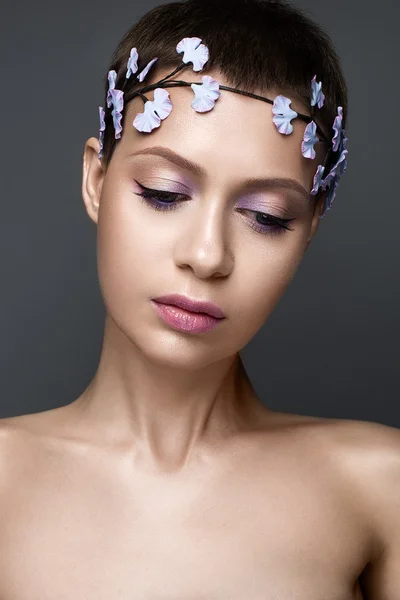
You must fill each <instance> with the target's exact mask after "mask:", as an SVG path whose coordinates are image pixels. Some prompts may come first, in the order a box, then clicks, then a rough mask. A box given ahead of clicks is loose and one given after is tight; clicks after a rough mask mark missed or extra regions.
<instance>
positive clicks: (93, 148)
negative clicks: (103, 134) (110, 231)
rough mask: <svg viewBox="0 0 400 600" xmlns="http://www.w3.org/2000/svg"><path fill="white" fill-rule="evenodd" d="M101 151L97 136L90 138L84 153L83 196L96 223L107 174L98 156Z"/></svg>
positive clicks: (89, 213)
mask: <svg viewBox="0 0 400 600" xmlns="http://www.w3.org/2000/svg"><path fill="white" fill-rule="evenodd" d="M99 151H100V142H99V140H98V139H97V138H95V137H91V138H89V139H88V140H87V142H86V144H85V150H84V153H83V174H82V198H83V201H84V203H85V206H86V212H87V214H88V215H89V217H90V218H91V219H92V221H93V222H94V223H96V225H97V221H98V216H99V205H100V196H101V189H102V187H103V181H104V175H105V170H104V167H103V165H102V162H101V160H100V159H99V157H98V153H99Z"/></svg>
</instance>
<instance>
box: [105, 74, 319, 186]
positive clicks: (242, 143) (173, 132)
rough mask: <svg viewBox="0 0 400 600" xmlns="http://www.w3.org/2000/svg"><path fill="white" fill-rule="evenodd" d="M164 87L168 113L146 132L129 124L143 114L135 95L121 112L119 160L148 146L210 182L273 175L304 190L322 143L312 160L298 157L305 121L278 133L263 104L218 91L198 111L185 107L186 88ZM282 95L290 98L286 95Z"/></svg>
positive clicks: (295, 104) (187, 77)
mask: <svg viewBox="0 0 400 600" xmlns="http://www.w3.org/2000/svg"><path fill="white" fill-rule="evenodd" d="M171 71H172V69H171V70H167V71H161V72H158V73H157V77H156V79H155V80H153V81H152V80H150V81H148V82H146V84H144V85H149V84H152V83H155V82H156V81H158V80H160V79H161V78H162V77H164V76H165V75H168V74H169V73H170V72H171ZM207 74H208V75H210V76H211V77H213V78H214V79H216V80H217V81H218V83H219V84H220V85H229V84H228V83H227V82H226V80H225V79H224V77H223V75H222V74H221V73H220V72H219V71H216V70H213V71H210V72H207ZM202 75H203V73H201V74H199V73H196V72H194V71H192V70H191V69H190V68H188V69H187V70H184V71H183V72H181V73H179V74H178V75H177V76H176V78H177V79H180V80H183V81H187V82H196V83H201V82H202V80H201V77H202ZM174 79H175V78H174ZM144 85H143V87H144ZM229 87H231V86H229ZM166 89H167V91H168V93H169V95H170V100H171V102H172V111H171V113H170V115H169V116H168V117H167V118H166V119H164V120H163V121H161V124H160V127H159V128H156V129H154V130H153V131H152V132H151V133H142V132H139V131H137V130H136V129H135V128H134V127H133V124H132V123H133V120H134V118H135V116H136V115H137V114H138V113H139V112H143V110H144V104H143V100H142V99H141V98H140V97H138V96H137V97H135V98H134V99H133V100H132V101H131V102H130V103H129V105H128V106H127V107H126V108H125V120H124V130H123V133H122V138H121V140H120V141H119V143H118V144H117V149H118V154H119V156H121V155H123V156H127V155H129V154H131V153H132V152H134V151H137V150H141V149H145V148H148V147H150V146H164V147H169V148H171V149H173V150H174V151H175V152H177V153H179V154H180V155H182V156H184V157H186V158H187V159H188V160H190V161H192V162H196V163H198V164H199V165H201V166H202V167H203V169H202V174H201V177H204V176H205V175H209V177H210V178H212V179H213V181H215V179H216V178H218V177H220V178H221V179H222V178H226V177H228V178H229V180H230V182H232V183H234V182H235V180H236V179H237V180H238V181H240V180H241V179H244V178H248V177H249V176H254V177H257V176H263V177H268V176H272V177H274V176H275V177H277V176H279V177H291V178H295V179H296V180H297V181H299V182H300V183H301V184H302V185H303V186H304V187H306V189H310V185H311V183H312V178H313V176H314V174H315V171H316V169H317V166H318V164H320V163H321V162H322V158H323V145H322V144H317V145H316V146H315V150H316V152H317V157H316V158H315V159H314V160H310V159H307V158H305V157H303V155H302V153H301V142H302V139H303V135H304V130H305V128H306V123H304V122H303V121H301V120H299V119H295V120H293V121H292V124H293V126H294V131H293V133H292V134H290V135H283V134H281V133H279V132H278V130H277V128H276V126H275V124H274V123H273V121H272V118H273V116H274V115H273V113H272V104H269V103H267V102H263V101H261V100H257V99H254V98H250V97H248V96H244V95H241V94H236V93H234V92H230V91H228V90H220V96H219V98H218V99H217V100H216V101H215V106H214V108H213V109H212V110H211V111H208V112H205V113H198V112H196V111H195V110H194V108H193V107H192V106H191V102H192V101H193V99H194V92H193V91H192V89H191V87H190V86H182V87H175V88H166ZM256 93H259V92H256ZM279 93H282V92H280V91H277V90H274V89H271V90H268V91H267V92H265V91H264V92H263V93H260V95H262V96H266V97H267V98H269V99H271V100H273V99H274V98H275V97H276V96H277V95H278V94H279ZM145 95H146V97H147V98H148V99H149V100H152V99H153V97H154V96H153V91H150V92H147V93H146V94H145ZM284 95H287V97H289V98H290V95H289V94H284ZM291 108H293V110H295V111H298V112H302V113H303V114H310V113H309V110H308V109H307V107H306V106H304V104H303V103H301V102H299V101H298V100H297V99H295V98H294V97H293V99H292V103H291ZM157 160H163V159H161V158H159V159H157Z"/></svg>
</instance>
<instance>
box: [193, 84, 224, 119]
mask: <svg viewBox="0 0 400 600" xmlns="http://www.w3.org/2000/svg"><path fill="white" fill-rule="evenodd" d="M201 79H202V82H203V83H192V85H191V86H190V87H191V88H192V90H193V91H194V95H195V99H194V100H193V102H192V107H193V108H194V110H195V111H197V112H200V113H202V112H208V111H209V110H211V109H212V108H214V106H215V100H217V99H218V98H219V96H220V94H221V92H220V91H219V83H218V81H216V79H213V78H212V77H209V76H208V75H204V76H203V77H202V78H201Z"/></svg>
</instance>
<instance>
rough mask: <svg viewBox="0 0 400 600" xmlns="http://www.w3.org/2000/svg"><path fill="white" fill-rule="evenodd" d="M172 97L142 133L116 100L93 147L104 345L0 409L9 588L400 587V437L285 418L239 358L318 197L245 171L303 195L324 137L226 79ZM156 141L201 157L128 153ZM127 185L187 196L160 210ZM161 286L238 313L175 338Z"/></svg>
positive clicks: (309, 594)
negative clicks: (199, 99)
mask: <svg viewBox="0 0 400 600" xmlns="http://www.w3.org/2000/svg"><path fill="white" fill-rule="evenodd" d="M164 74H165V75H166V74H167V72H165V73H161V74H160V75H159V76H158V77H157V80H158V79H159V78H160V77H161V76H163V75H164ZM209 74H211V75H212V76H213V77H215V78H216V79H217V80H218V81H219V83H220V84H225V85H229V83H228V82H226V81H224V79H223V77H222V74H221V73H219V72H212V73H209ZM181 79H186V80H187V81H197V80H199V81H200V76H199V75H198V74H195V73H194V72H193V71H191V70H190V69H189V70H188V71H187V72H183V73H181ZM168 91H169V93H170V97H171V101H172V104H173V109H172V112H171V114H170V115H169V117H168V118H167V119H165V120H164V121H162V123H161V126H160V128H158V129H156V130H154V131H153V132H152V133H151V134H144V133H139V132H138V131H137V130H136V129H135V128H134V127H132V121H133V119H134V117H135V115H136V114H137V113H138V112H141V111H142V110H143V103H142V100H141V99H140V98H135V99H134V100H133V101H132V102H131V103H130V104H129V105H128V106H127V107H126V108H125V111H126V115H127V116H126V119H125V127H124V131H123V134H122V138H121V139H120V140H119V141H118V142H117V145H116V149H115V152H114V155H113V157H112V160H111V162H110V165H109V167H108V169H107V170H105V169H104V168H103V166H102V164H101V162H100V160H99V159H98V156H97V154H98V151H99V142H98V140H97V139H96V138H93V137H92V138H90V139H88V140H87V142H86V145H85V151H84V157H83V181H82V195H83V201H84V204H85V208H86V211H87V214H88V216H89V217H90V219H91V220H92V221H93V222H94V223H95V225H96V227H97V256H98V273H99V282H100V286H101V291H102V294H103V298H104V302H105V306H106V311H107V315H106V321H105V331H104V340H103V347H102V352H101V357H100V362H99V366H98V370H97V372H96V374H95V376H94V377H93V379H92V381H91V382H90V384H89V385H88V387H87V388H86V389H85V390H84V391H83V393H82V394H81V395H80V396H79V398H77V399H76V400H75V401H74V402H72V403H71V404H69V405H67V406H64V407H61V408H56V409H53V410H48V411H44V412H41V413H37V414H31V415H22V416H18V417H12V418H8V419H2V420H0V446H1V452H0V457H1V462H0V484H1V490H2V493H1V495H0V598H1V600H361V599H362V598H363V599H367V600H399V598H400V431H399V430H398V429H396V428H392V427H388V426H384V425H380V424H378V423H368V422H363V421H355V420H341V419H322V418H316V417H311V416H303V415H294V414H287V413H280V412H277V411H273V410H271V409H269V408H268V407H267V406H266V404H265V401H264V402H262V401H261V399H260V398H258V396H257V394H256V392H255V390H254V389H253V386H252V384H251V382H250V380H249V378H248V376H247V373H246V371H245V369H244V366H243V364H242V361H241V359H240V356H239V351H240V350H241V349H242V348H243V347H244V346H245V345H246V344H247V343H248V342H249V341H250V339H251V338H252V337H253V336H254V335H255V334H256V333H257V331H258V330H259V329H260V327H261V326H262V325H263V323H264V322H265V321H266V320H267V319H268V317H269V315H270V314H271V313H272V311H273V310H274V308H275V306H276V304H277V302H278V301H279V299H280V298H281V297H282V295H283V293H284V291H285V290H286V288H287V287H288V285H289V283H290V281H291V280H292V278H293V276H294V275H295V273H296V271H297V268H298V266H299V264H300V262H301V259H302V257H303V256H304V253H305V251H306V249H307V248H308V246H309V244H310V242H311V240H312V238H313V236H314V235H315V233H316V231H317V229H318V225H319V222H320V221H319V215H320V212H321V210H322V201H323V198H322V197H319V198H318V199H317V201H315V198H314V197H313V196H311V197H308V198H304V197H303V196H302V195H301V193H299V192H298V191H292V190H288V189H275V190H272V189H266V188H264V189H258V191H255V190H254V189H251V188H250V187H249V186H248V185H246V186H244V185H243V182H244V181H245V180H247V179H248V178H249V177H255V178H271V177H274V178H291V179H292V180H294V181H295V182H297V184H300V185H301V186H302V187H303V188H305V190H306V191H307V193H308V192H309V191H310V190H311V188H312V181H313V176H314V173H315V171H316V168H317V166H318V164H320V162H321V161H322V157H323V155H322V153H323V148H322V149H321V148H316V149H317V157H316V159H315V160H309V159H305V158H304V157H303V156H302V155H301V151H300V147H301V140H302V136H303V133H304V129H305V126H306V125H305V123H303V122H301V121H299V120H296V121H294V122H293V123H294V132H293V134H292V135H290V136H284V135H281V134H279V133H278V132H277V130H276V127H275V125H274V124H273V122H272V116H273V115H272V110H271V109H272V107H271V105H268V104H266V103H263V102H260V101H256V100H253V99H251V98H248V97H245V96H240V95H238V94H234V93H230V92H227V91H225V92H221V97H220V98H219V99H218V101H217V102H216V105H215V108H214V109H213V110H212V111H210V112H208V113H205V114H199V113H197V112H196V111H194V110H193V108H192V107H191V105H190V102H191V100H192V98H193V93H192V92H191V90H190V88H169V90H168ZM277 93H279V92H276V91H275V90H271V91H270V93H269V94H265V92H264V95H268V97H270V98H273V97H274V95H276V94H277ZM286 95H288V96H289V97H292V98H293V95H290V93H289V92H288V93H287V94H286ZM147 96H148V98H149V99H152V98H153V95H152V93H149V94H147ZM292 107H293V108H294V110H299V111H301V112H303V113H307V107H306V106H303V105H302V104H301V103H300V102H298V101H295V100H293V102H292ZM156 146H157V147H158V148H163V149H165V148H167V149H170V150H173V152H175V153H178V154H179V155H180V156H183V157H184V158H185V159H186V160H187V161H191V162H192V163H196V164H197V167H198V168H197V170H196V171H195V172H194V171H192V170H190V169H189V168H188V165H186V167H183V166H182V165H181V166H178V165H177V164H176V163H175V162H172V161H171V160H169V159H168V158H166V156H165V155H164V156H161V155H160V154H157V155H156V154H136V155H135V156H133V153H137V152H138V151H142V150H144V149H149V148H153V149H154V147H156ZM199 167H200V168H199ZM135 180H136V181H138V182H140V184H142V185H144V186H146V187H150V188H153V189H159V190H164V191H166V190H168V191H173V192H175V193H180V194H183V195H184V198H183V199H181V201H180V202H179V206H178V207H177V208H176V210H170V211H164V212H163V211H157V210H155V209H154V208H152V207H151V206H150V205H148V204H145V203H143V202H142V200H141V198H140V197H139V196H138V195H137V194H138V193H139V192H141V189H140V188H139V187H138V185H137V184H136V183H135ZM254 210H257V211H259V212H261V213H270V214H273V215H275V216H278V217H281V218H293V219H294V220H293V221H292V222H291V223H289V226H290V227H291V231H283V232H282V233H280V234H279V235H275V236H273V235H271V233H270V232H269V233H259V232H256V231H255V230H254V229H253V225H254V224H257V220H256V216H255V214H254V212H251V211H254ZM167 293H180V294H184V295H187V296H190V297H192V298H195V299H201V300H209V301H212V302H215V303H216V304H218V305H219V306H220V307H221V308H222V310H223V311H224V313H225V315H226V318H225V320H224V321H222V322H221V323H219V325H218V326H217V327H216V328H215V329H213V330H212V331H210V332H208V333H204V334H190V333H186V332H182V331H178V330H176V329H173V328H172V327H170V326H169V325H167V324H166V323H165V322H163V321H162V320H161V319H160V317H159V316H158V314H157V313H156V311H155V309H154V306H153V304H152V302H151V299H152V298H154V297H157V296H160V295H163V294H167ZM267 357H268V354H267V353H266V366H265V369H266V372H268V364H267ZM315 375H316V377H317V376H318V374H317V373H316V374H315ZM299 393H301V390H299Z"/></svg>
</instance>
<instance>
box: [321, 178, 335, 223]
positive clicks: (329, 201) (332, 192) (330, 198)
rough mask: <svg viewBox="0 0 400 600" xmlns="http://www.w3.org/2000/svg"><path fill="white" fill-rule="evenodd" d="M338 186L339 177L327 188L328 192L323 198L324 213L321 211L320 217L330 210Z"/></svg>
mask: <svg viewBox="0 0 400 600" xmlns="http://www.w3.org/2000/svg"><path fill="white" fill-rule="evenodd" d="M338 185H339V177H337V178H336V179H334V180H333V182H332V183H331V185H330V186H329V191H328V193H327V195H326V198H325V205H324V211H323V214H322V215H321V216H322V217H323V216H325V214H326V212H327V211H328V210H330V209H331V207H332V203H333V201H334V199H335V197H336V192H337V188H338Z"/></svg>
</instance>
